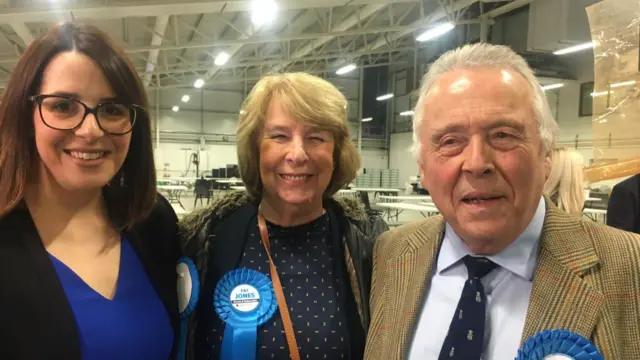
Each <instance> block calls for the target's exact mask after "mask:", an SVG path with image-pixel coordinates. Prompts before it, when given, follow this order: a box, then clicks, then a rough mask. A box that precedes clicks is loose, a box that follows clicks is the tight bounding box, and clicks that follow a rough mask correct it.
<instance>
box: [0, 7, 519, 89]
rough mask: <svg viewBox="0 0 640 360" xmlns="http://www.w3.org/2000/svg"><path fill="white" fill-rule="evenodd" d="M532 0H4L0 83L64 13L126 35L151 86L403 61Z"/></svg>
mask: <svg viewBox="0 0 640 360" xmlns="http://www.w3.org/2000/svg"><path fill="white" fill-rule="evenodd" d="M529 2H530V1H529V0H524V1H523V0H514V1H495V0H485V1H475V0H418V1H416V0H351V1H349V0H251V1H247V0H225V1H193V0H189V1H175V0H174V1H158V0H126V1H113V0H102V1H100V0H30V1H23V0H0V84H3V83H4V82H6V79H7V77H8V76H9V74H10V73H11V71H12V69H13V66H14V64H15V62H16V60H17V58H18V57H19V56H20V54H21V53H22V52H23V51H24V49H25V48H26V46H27V45H28V44H29V43H30V42H31V41H32V40H33V39H34V37H36V36H38V35H39V34H40V33H42V32H44V31H46V30H47V29H48V27H49V26H51V24H55V23H58V22H60V21H65V20H67V21H69V20H70V21H74V22H77V23H90V24H93V25H96V26H98V27H100V28H101V29H103V30H105V31H106V32H107V33H108V34H109V35H110V36H111V37H113V38H114V39H116V40H117V41H118V42H120V43H121V44H122V46H123V47H124V48H125V51H126V53H127V54H128V55H129V56H130V57H131V58H132V60H133V61H134V64H135V66H136V69H137V70H138V72H139V73H140V75H141V77H142V78H143V80H144V82H145V84H146V85H147V86H148V87H149V88H181V87H193V86H194V84H195V83H196V82H197V81H198V80H200V83H201V84H202V85H203V87H205V88H206V87H212V86H215V84H223V83H237V82H253V81H255V80H257V79H258V78H259V77H260V76H262V75H264V74H266V73H269V72H273V71H282V70H292V71H293V70H303V71H308V72H315V73H325V72H335V71H336V70H337V69H338V68H340V67H342V66H344V65H346V64H349V63H354V64H356V65H357V66H358V67H371V66H382V65H387V64H388V65H393V64H400V63H403V62H406V61H408V59H409V60H410V59H411V58H413V54H414V51H415V49H416V48H417V47H419V46H421V44H422V43H419V42H417V41H416V40H415V39H416V36H418V35H420V34H421V33H422V32H424V31H426V30H427V29H429V28H433V27H434V26H437V25H440V24H442V23H444V22H452V23H455V24H456V25H461V24H480V23H482V24H489V23H490V22H491V21H492V18H494V17H496V16H499V15H502V14H504V13H506V12H509V11H512V10H514V9H517V8H518V7H522V6H525V5H527V4H528V3H529ZM256 4H258V5H256ZM274 5H275V7H273V6H274ZM256 6H258V7H256ZM220 54H222V55H220Z"/></svg>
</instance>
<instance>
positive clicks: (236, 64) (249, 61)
mask: <svg viewBox="0 0 640 360" xmlns="http://www.w3.org/2000/svg"><path fill="white" fill-rule="evenodd" d="M413 49H414V48H412V47H400V48H391V49H381V50H372V51H363V52H351V53H347V54H341V53H328V54H321V55H313V56H305V57H303V58H299V59H274V60H265V59H259V58H257V57H253V58H244V59H234V61H233V62H231V63H229V64H228V65H224V66H221V67H219V68H218V69H219V70H220V71H222V70H229V69H236V68H247V67H255V66H277V65H280V66H281V65H283V64H287V65H288V64H295V63H300V62H305V61H318V60H328V59H336V58H341V57H343V56H349V57H350V58H354V59H355V58H358V57H361V56H366V55H380V54H389V53H397V52H404V51H412V50H413ZM240 60H242V61H240ZM183 65H187V67H177V68H173V69H167V70H158V71H153V72H151V73H149V74H153V75H166V74H176V73H184V72H194V71H208V70H210V69H211V65H209V64H207V63H206V62H202V63H197V64H183Z"/></svg>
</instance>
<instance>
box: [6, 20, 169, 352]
mask: <svg viewBox="0 0 640 360" xmlns="http://www.w3.org/2000/svg"><path fill="white" fill-rule="evenodd" d="M147 108H148V100H147V96H146V93H145V90H144V87H143V85H142V84H141V81H140V79H139V77H138V76H137V74H136V72H135V69H134V67H133V66H132V64H131V62H130V61H129V60H128V59H127V57H126V56H125V55H124V54H123V52H122V50H121V49H120V48H119V47H117V46H116V45H114V44H113V43H112V42H111V40H110V39H109V38H108V37H107V36H106V35H105V34H104V33H102V32H101V31H99V30H98V29H96V28H94V27H91V26H77V25H73V24H62V25H59V26H57V27H55V28H53V29H52V30H50V31H49V32H47V33H45V34H43V35H41V36H40V37H38V38H37V39H35V40H34V41H33V42H32V43H31V44H30V45H29V47H28V48H27V49H26V51H25V52H24V54H23V55H22V57H21V58H20V59H19V61H18V63H17V64H16V66H15V68H14V69H13V71H12V75H11V77H10V78H9V80H8V82H7V85H6V87H5V89H4V94H3V96H2V100H1V104H0V279H1V283H2V291H0V339H1V340H0V342H1V343H2V346H0V359H21V360H30V359H34V360H35V359H38V360H43V359H65V360H97V359H119V360H125V359H132V360H133V359H136V360H138V359H145V360H146V359H148V360H155V359H158V360H160V359H162V360H166V359H169V358H170V356H171V352H172V348H173V344H174V333H175V332H176V327H177V324H178V304H177V296H176V291H177V289H176V284H177V282H176V272H175V271H176V267H175V266H176V262H177V260H178V255H179V246H178V242H177V218H176V215H175V213H174V212H173V209H172V208H171V206H170V205H169V204H168V202H167V201H166V200H165V199H164V198H162V197H161V196H159V195H157V193H156V187H155V182H156V178H155V167H154V162H153V153H152V145H151V144H152V140H151V131H150V120H149V115H148V112H147V110H146V109H147Z"/></svg>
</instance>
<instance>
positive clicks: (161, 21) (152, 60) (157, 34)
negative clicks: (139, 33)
mask: <svg viewBox="0 0 640 360" xmlns="http://www.w3.org/2000/svg"><path fill="white" fill-rule="evenodd" d="M167 24H169V15H162V16H158V17H156V25H155V27H154V29H153V37H152V38H151V46H160V45H162V40H163V39H164V33H165V32H166V31H167ZM158 53H159V50H151V51H150V52H149V57H148V58H147V69H146V71H147V72H146V73H145V74H144V76H143V83H144V87H148V86H149V82H150V81H151V71H153V69H154V68H155V64H156V63H157V62H158Z"/></svg>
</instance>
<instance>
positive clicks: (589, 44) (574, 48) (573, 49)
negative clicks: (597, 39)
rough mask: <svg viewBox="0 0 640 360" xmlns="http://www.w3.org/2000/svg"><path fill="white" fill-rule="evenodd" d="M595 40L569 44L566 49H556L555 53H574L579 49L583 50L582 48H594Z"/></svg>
mask: <svg viewBox="0 0 640 360" xmlns="http://www.w3.org/2000/svg"><path fill="white" fill-rule="evenodd" d="M593 45H594V43H593V41H589V42H587V43H584V44H579V45H574V46H569V47H567V48H564V49H560V50H558V51H554V53H553V54H554V55H564V54H570V53H574V52H578V51H582V50H588V49H591V48H593Z"/></svg>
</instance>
